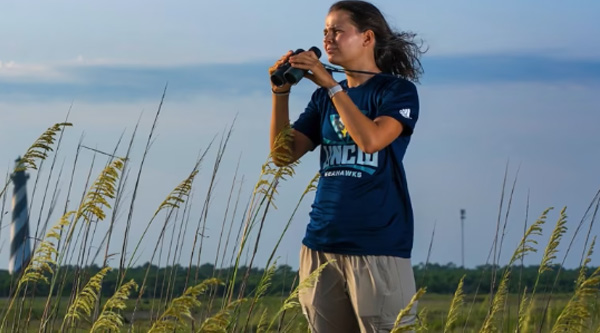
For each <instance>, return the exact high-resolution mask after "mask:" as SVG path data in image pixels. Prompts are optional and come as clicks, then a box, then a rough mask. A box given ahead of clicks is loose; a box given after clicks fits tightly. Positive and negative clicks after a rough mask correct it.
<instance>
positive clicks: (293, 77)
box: [271, 46, 321, 87]
mask: <svg viewBox="0 0 600 333" xmlns="http://www.w3.org/2000/svg"><path fill="white" fill-rule="evenodd" d="M309 51H313V52H314V53H315V54H316V55H317V58H320V57H321V50H319V48H318V47H316V46H313V47H311V48H310V49H309ZM302 52H304V50H303V49H297V50H296V51H295V52H294V53H292V55H296V54H298V53H302ZM306 72H307V71H306V70H304V69H300V68H294V67H292V65H290V63H289V62H286V63H284V64H281V65H280V66H279V67H278V68H277V70H275V72H273V74H271V82H273V84H274V85H276V86H278V87H281V86H282V85H284V84H286V83H289V84H296V83H298V82H299V81H300V80H302V78H303V77H304V74H306Z"/></svg>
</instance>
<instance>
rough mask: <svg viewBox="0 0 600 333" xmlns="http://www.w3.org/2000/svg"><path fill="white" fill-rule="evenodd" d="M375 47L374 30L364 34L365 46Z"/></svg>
mask: <svg viewBox="0 0 600 333" xmlns="http://www.w3.org/2000/svg"><path fill="white" fill-rule="evenodd" d="M373 45H375V33H374V32H373V30H367V31H365V32H363V46H373Z"/></svg>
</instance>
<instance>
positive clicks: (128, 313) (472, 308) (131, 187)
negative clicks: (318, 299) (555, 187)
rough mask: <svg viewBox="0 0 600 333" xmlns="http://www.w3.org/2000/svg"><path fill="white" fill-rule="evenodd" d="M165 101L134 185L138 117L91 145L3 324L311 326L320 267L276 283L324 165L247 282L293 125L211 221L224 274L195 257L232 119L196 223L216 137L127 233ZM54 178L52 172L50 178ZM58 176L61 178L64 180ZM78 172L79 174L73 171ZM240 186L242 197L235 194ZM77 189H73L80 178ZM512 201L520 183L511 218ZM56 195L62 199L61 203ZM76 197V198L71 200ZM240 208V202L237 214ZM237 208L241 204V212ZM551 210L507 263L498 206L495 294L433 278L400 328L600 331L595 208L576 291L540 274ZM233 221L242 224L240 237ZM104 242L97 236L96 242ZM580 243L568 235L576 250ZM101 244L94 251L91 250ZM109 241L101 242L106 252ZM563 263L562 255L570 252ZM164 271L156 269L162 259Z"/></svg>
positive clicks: (169, 328)
mask: <svg viewBox="0 0 600 333" xmlns="http://www.w3.org/2000/svg"><path fill="white" fill-rule="evenodd" d="M163 99H164V95H163ZM162 103H163V100H162V99H161V103H160V106H159V108H158V111H157V112H156V115H155V118H154V123H153V125H152V129H151V131H150V134H149V136H148V138H147V144H146V147H145V148H144V149H145V150H144V156H143V158H142V160H141V161H140V163H139V168H138V169H137V170H138V172H137V175H136V177H137V178H136V180H135V182H134V184H130V182H129V179H128V178H127V175H130V174H131V171H132V163H133V161H132V160H131V158H130V152H131V148H132V145H133V144H132V142H133V138H134V137H135V135H136V134H135V133H137V126H136V131H134V134H133V135H132V138H131V140H130V143H129V146H128V147H127V150H126V153H125V154H124V156H121V157H119V155H118V153H117V152H118V151H119V143H120V141H121V139H119V143H118V144H117V146H116V147H115V149H114V151H113V153H110V154H101V153H95V154H94V159H93V160H92V166H90V171H91V170H92V169H93V165H94V163H96V159H98V161H99V163H104V165H105V167H104V169H103V170H102V171H101V172H100V174H99V175H98V177H97V178H96V180H95V181H90V180H89V179H91V175H90V176H88V180H86V181H85V183H86V188H87V190H86V191H85V192H84V194H83V195H82V197H81V198H80V200H79V203H77V204H74V203H75V202H76V200H75V199H72V198H70V197H69V196H68V197H67V202H65V203H64V207H65V208H64V213H63V215H62V216H61V217H60V218H59V219H58V220H57V221H56V222H55V223H54V224H53V225H52V227H51V228H50V230H49V231H47V232H45V230H42V233H44V232H45V235H44V236H43V237H41V239H40V241H39V242H36V243H35V249H34V251H33V257H32V260H31V261H30V262H29V263H28V265H27V266H26V268H25V270H24V271H23V273H22V274H21V275H20V276H19V277H17V278H15V280H14V286H13V288H12V289H11V297H10V298H9V299H7V300H5V301H0V304H2V305H3V306H2V311H1V312H0V318H1V323H0V331H1V332H9V331H14V332H18V331H23V332H36V331H38V332H54V331H61V332H83V331H89V332H121V331H123V332H124V331H130V332H146V331H147V332H176V331H182V332H183V331H185V332H188V331H193V332H306V331H307V325H306V322H305V320H304V318H303V317H302V315H301V312H300V310H299V304H298V300H297V296H298V294H299V293H300V292H302V290H303V288H307V287H309V286H310V285H311V284H312V283H314V281H315V280H316V279H318V274H319V272H320V270H317V271H316V272H315V273H313V274H312V275H311V276H310V277H309V278H308V279H306V280H305V281H295V282H294V284H293V285H291V286H290V289H289V294H287V295H283V296H281V297H273V296H268V295H267V290H268V289H269V288H270V284H271V283H270V282H271V278H272V276H273V274H274V271H275V269H276V268H277V249H278V247H279V245H280V243H281V241H282V239H283V236H284V235H285V234H286V232H287V230H288V227H289V225H290V223H291V221H292V220H293V218H294V216H295V214H296V212H297V210H298V207H299V206H300V204H301V203H302V202H303V201H304V200H305V199H306V197H307V196H308V195H309V194H310V192H312V191H314V190H315V189H316V183H317V181H318V174H317V175H316V176H315V177H314V178H313V179H311V180H310V182H309V183H308V185H307V186H306V190H305V191H304V192H303V193H300V195H299V197H298V202H297V205H296V206H295V209H294V210H293V211H291V212H290V217H289V219H288V221H287V223H286V224H285V225H284V228H283V230H282V231H281V234H280V235H279V237H278V241H277V243H276V245H275V246H274V248H273V249H272V251H271V253H270V256H269V258H268V259H267V261H266V262H267V264H266V269H265V270H264V274H263V276H262V278H261V279H260V282H259V283H258V286H257V287H256V288H254V289H252V290H248V289H247V288H248V279H249V276H250V272H251V270H252V268H254V266H255V262H256V256H257V253H258V249H259V247H261V245H262V244H261V240H262V239H261V235H262V234H264V233H265V230H266V229H267V228H268V223H269V219H268V217H269V216H270V213H272V211H273V209H275V208H276V202H277V197H278V189H279V187H280V186H281V185H282V183H284V182H285V181H288V180H289V179H290V178H292V177H293V176H294V174H295V170H294V168H295V167H296V163H292V164H290V165H287V166H284V167H278V166H276V164H275V163H274V160H277V161H285V160H286V159H287V158H289V156H287V155H286V151H287V150H286V147H288V142H289V140H290V135H291V134H290V130H289V128H287V129H286V130H284V131H283V133H282V135H281V136H280V137H279V138H278V140H277V145H278V147H279V148H278V149H275V151H277V154H278V155H277V156H268V158H267V160H266V161H265V163H264V164H263V165H262V167H261V172H260V174H259V176H258V179H257V181H256V183H255V184H254V186H253V188H252V192H251V195H250V197H249V198H247V204H246V207H245V209H239V203H240V201H242V202H243V201H244V200H243V198H240V193H242V190H241V185H238V182H237V177H238V174H237V171H236V173H235V175H234V176H233V180H232V182H231V187H230V190H229V198H228V199H227V209H226V211H225V213H224V216H223V219H222V225H221V229H220V230H218V231H214V230H213V235H219V236H218V237H219V240H218V249H217V255H216V257H215V258H214V268H215V270H216V269H217V268H218V266H220V267H221V268H222V267H224V266H225V265H226V258H227V256H228V255H229V256H230V257H229V261H230V263H231V267H232V269H231V270H229V273H228V274H227V275H226V276H221V270H219V271H218V272H219V273H213V277H212V278H210V279H207V280H204V281H199V274H198V267H199V266H200V262H201V260H203V258H202V250H203V246H204V242H203V239H204V235H205V234H206V233H207V228H206V225H207V220H208V213H209V210H210V209H211V205H210V203H211V201H212V200H215V198H214V197H213V193H214V189H215V186H217V185H216V180H217V179H218V175H219V169H220V166H221V162H222V159H223V156H224V154H225V152H226V148H227V146H228V143H229V139H230V135H231V130H232V129H233V125H232V127H231V128H230V129H229V132H227V133H225V134H224V135H223V136H222V137H221V141H220V143H219V144H218V145H217V153H216V159H215V161H214V164H213V169H212V174H211V176H210V181H209V184H208V185H207V186H208V187H207V191H206V195H205V198H204V201H203V202H202V204H201V213H200V218H199V219H198V220H197V223H196V224H195V225H191V224H190V210H191V209H192V205H193V204H194V203H193V200H192V199H193V193H194V189H196V187H197V186H198V184H197V182H196V181H195V180H196V178H197V175H198V173H199V172H200V166H201V165H202V164H203V163H204V162H205V159H206V156H207V155H206V153H207V151H209V149H210V148H211V146H212V145H213V142H211V143H210V144H209V145H208V147H207V149H205V150H204V152H203V154H201V155H200V156H199V157H198V159H197V161H196V163H195V165H194V166H192V167H191V172H190V173H189V174H188V175H187V176H185V175H183V176H182V178H183V180H182V181H181V182H180V183H179V184H177V185H175V187H174V189H173V190H171V191H170V192H168V193H167V194H166V198H165V199H164V201H163V202H161V203H160V204H159V205H158V207H157V208H156V210H155V212H154V214H153V215H152V217H151V219H150V220H149V221H147V222H146V224H145V228H144V230H140V234H139V235H140V236H139V239H134V240H131V239H130V238H131V236H132V233H131V221H132V219H133V215H134V212H135V207H136V206H137V204H136V198H137V191H138V188H139V185H140V179H141V174H142V173H143V170H144V161H145V157H146V154H147V153H148V151H149V150H150V147H151V142H152V140H153V133H154V130H155V127H156V125H157V121H158V119H159V115H160V112H161V107H162ZM71 125H72V124H70V123H67V122H64V123H58V124H56V125H54V126H52V127H50V128H49V129H48V131H46V132H44V133H43V134H42V136H41V137H40V138H39V139H38V140H36V141H35V142H34V144H33V145H32V146H31V147H30V148H29V149H27V151H26V152H25V154H24V155H23V163H21V164H20V165H18V166H17V168H16V169H15V170H13V172H17V171H23V170H30V171H31V170H36V169H39V166H40V165H41V163H42V162H43V161H44V160H45V159H46V158H48V156H49V154H50V153H51V152H52V151H53V150H54V149H56V148H57V147H55V145H58V146H59V145H60V141H59V142H58V143H56V140H55V138H56V136H57V135H59V134H60V135H63V133H62V132H63V131H64V130H65V128H66V127H68V126H69V127H70V126H71ZM82 147H83V146H82V145H81V143H80V146H79V147H78V150H77V153H76V157H75V163H74V165H73V172H72V174H71V177H73V175H74V174H75V172H74V170H75V169H76V168H80V166H79V165H78V154H79V152H80V149H82ZM287 152H288V153H289V151H287ZM103 160H104V161H103ZM238 166H239V165H238ZM62 174H63V173H62V171H61V172H60V173H59V176H58V177H59V178H60V177H61V176H62ZM49 177H51V176H49ZM47 183H48V184H49V183H50V179H48V182H47ZM56 183H57V184H58V180H56ZM69 183H70V184H72V183H73V179H72V178H71V179H70V180H69ZM89 184H91V185H89ZM8 186H9V181H7V182H6V183H5V186H4V187H3V189H2V192H0V196H3V197H4V198H3V199H6V198H5V197H6V190H7V188H8ZM70 186H71V185H70ZM236 189H237V198H236V199H234V198H235V197H236ZM513 191H514V185H513ZM68 192H69V193H71V188H69V191H68ZM126 192H127V193H130V195H128V196H127V198H128V200H129V202H128V203H127V202H125V200H126V198H125V196H124V193H126ZM131 193H132V194H131ZM503 194H504V191H503ZM511 200H512V192H511V196H510V200H509V204H508V208H507V211H506V219H507V217H508V210H509V209H510V202H511ZM594 200H595V201H594V204H595V205H596V208H597V206H598V201H599V199H598V197H596V198H594ZM52 204H53V206H56V207H59V204H60V203H58V202H53V203H52ZM127 204H128V205H127ZM72 205H74V206H73V207H74V208H71V206H72ZM590 207H593V205H591V206H590ZM501 210H502V208H501ZM117 211H121V212H123V211H126V212H127V221H126V223H125V228H124V230H123V233H124V238H123V243H122V244H120V246H119V245H114V244H113V245H111V239H112V238H113V237H114V233H115V230H116V228H117V224H116V223H115V222H116V221H117V219H118V218H119V216H120V215H119V214H118V213H117ZM231 211H232V212H233V213H231V215H229V214H230V212H231ZM240 211H242V212H241V213H238V212H240ZM551 213H552V210H551V209H548V210H546V211H544V212H543V213H542V214H541V215H540V217H539V218H538V219H537V220H536V221H535V222H534V223H533V224H531V225H530V226H528V227H526V228H525V231H524V234H523V238H522V240H521V243H520V245H519V246H518V247H517V248H516V249H515V250H514V253H513V255H512V257H511V258H510V260H509V262H508V263H507V264H505V265H504V266H499V265H498V260H499V257H500V253H501V251H502V245H503V237H504V231H505V229H506V221H505V224H504V226H503V227H502V228H501V227H500V226H501V223H500V220H501V219H500V214H499V218H498V223H497V227H496V239H495V241H494V244H493V246H492V248H491V249H490V253H492V252H493V260H494V265H492V267H493V269H494V270H495V269H500V272H499V274H492V275H491V276H492V279H494V280H493V281H492V286H493V288H492V290H491V292H490V294H488V295H481V294H479V293H478V292H477V291H476V292H475V293H472V294H465V293H464V291H463V288H464V285H463V283H464V277H463V279H461V280H460V283H459V284H458V285H457V288H456V292H455V294H454V295H453V296H452V297H449V296H439V295H428V294H427V293H426V288H422V289H420V290H419V291H418V292H417V294H416V295H414V297H413V300H412V302H411V304H409V305H408V306H407V307H406V308H405V309H403V310H402V311H400V313H399V314H398V318H397V321H396V327H395V328H394V330H393V332H408V331H421V332H424V331H429V332H461V331H462V332H600V314H599V313H600V311H598V305H599V304H598V294H599V286H600V269H597V270H595V271H593V272H591V274H590V273H589V272H588V270H587V269H586V267H587V265H588V264H589V262H590V260H591V259H590V258H591V256H592V255H593V248H594V245H595V238H594V237H593V235H591V230H592V228H591V224H593V223H594V220H595V215H594V218H592V219H591V221H590V222H589V223H590V227H589V229H588V233H587V235H586V243H585V244H584V246H585V247H586V250H585V251H584V253H583V254H582V261H581V270H580V275H579V277H578V279H577V281H574V282H573V283H574V285H575V292H574V293H573V294H572V295H564V294H556V293H554V291H553V286H552V285H544V286H542V285H540V281H541V280H540V278H541V277H542V276H543V275H547V274H553V276H555V277H556V278H558V276H559V275H560V270H558V271H553V267H556V265H557V264H558V263H557V256H558V255H559V252H558V246H559V245H560V244H561V241H562V240H563V237H564V235H565V233H566V231H567V228H568V223H567V221H568V218H567V215H566V209H562V210H561V211H560V213H559V216H558V219H557V222H556V224H555V226H554V228H553V231H552V233H551V236H550V238H549V239H548V240H547V241H546V242H544V241H543V240H542V239H541V236H542V230H543V228H545V224H546V222H547V220H548V219H549V216H550V214H551ZM240 215H241V216H240ZM236 221H237V222H238V224H237V225H236V224H235V222H236ZM101 223H106V224H108V225H109V226H110V227H109V228H108V229H107V231H106V233H105V234H104V235H102V234H97V232H96V231H97V228H98V225H100V224H101ZM154 224H157V225H158V230H159V232H158V233H149V230H150V228H151V227H153V226H154ZM582 226H583V223H580V224H579V225H578V227H577V228H576V233H578V232H579V231H580V230H582V229H583V228H582ZM119 227H120V226H119ZM43 229H45V228H43ZM236 229H237V235H236V236H235V237H232V236H233V235H234V234H235V230H236ZM119 230H121V229H119ZM190 231H192V233H193V239H191V238H190V237H187V238H186V236H188V235H189V234H190ZM573 237H575V236H573ZM590 239H591V241H590V242H589V244H588V240H590ZM98 241H100V246H99V247H98V245H97V244H98ZM186 241H187V242H190V241H191V245H192V246H191V249H192V250H191V252H189V253H186V250H184V249H185V248H184V246H183V245H184V242H186ZM142 243H145V244H155V246H154V248H153V249H152V253H151V257H150V260H149V264H148V265H147V268H146V272H145V277H144V278H143V279H142V280H141V281H135V280H133V279H131V278H130V276H129V274H128V273H129V269H130V268H131V267H132V266H133V265H134V263H135V262H136V261H137V260H138V255H139V253H138V252H139V249H140V246H141V244H142ZM544 243H545V244H546V245H545V248H544V252H543V257H542V261H541V263H540V266H539V271H538V279H537V281H536V282H535V283H534V284H533V285H531V286H526V285H521V284H519V290H520V293H519V294H517V295H515V294H510V293H509V284H510V281H511V276H513V275H514V274H515V273H517V272H518V269H519V265H522V264H523V258H524V257H525V256H527V255H528V254H531V253H534V252H537V251H538V250H541V245H540V244H544ZM92 244H94V245H92ZM573 246H574V244H573V241H571V243H570V244H569V245H568V249H567V253H568V252H569V250H571V248H572V247H573ZM116 247H120V249H121V250H120V252H115V248H116ZM100 248H102V250H100ZM94 252H95V255H92V253H94ZM102 252H104V255H103V256H102ZM112 256H115V257H119V267H115V268H113V267H109V266H108V262H109V258H110V257H112ZM565 256H566V254H565ZM428 258H429V256H428ZM204 260H206V259H204ZM211 260H212V259H211ZM183 262H185V263H187V267H188V269H187V272H186V278H185V281H186V288H185V290H184V291H183V293H182V294H179V295H178V294H176V293H175V288H174V285H175V283H174V281H175V279H176V278H177V277H176V271H175V268H174V267H175V264H176V263H183ZM562 262H563V263H564V259H563V261H562ZM91 263H101V264H102V265H101V270H100V272H98V273H97V274H95V275H93V276H91V274H90V273H89V272H87V271H86V269H85V267H86V266H88V265H89V264H91ZM167 265H170V266H171V267H173V268H172V269H171V270H164V272H163V274H164V276H163V277H164V278H163V279H161V281H162V282H161V283H160V284H159V283H158V281H159V280H158V279H155V280H153V281H157V282H155V283H154V284H152V283H151V281H152V280H150V279H148V276H149V275H150V273H151V271H152V270H154V269H157V267H159V266H167ZM72 267H76V268H75V272H73V271H70V270H72ZM113 269H114V270H116V271H117V272H118V283H117V285H116V286H115V290H114V292H113V295H112V296H111V297H109V298H107V299H102V297H101V296H100V295H101V293H100V291H101V289H102V281H103V279H104V278H105V276H106V274H107V273H108V272H109V271H110V270H113ZM321 269H322V267H321ZM156 272H157V273H158V270H157V271H156ZM67 276H69V277H70V278H74V282H75V283H73V288H72V289H71V291H70V293H69V295H70V296H69V297H59V296H57V295H63V294H64V292H65V290H64V288H65V286H66V279H67ZM496 276H499V280H498V281H496V280H495V279H496ZM41 284H44V285H48V286H49V290H50V292H49V293H48V294H47V295H38V294H36V286H38V285H41ZM218 287H221V289H219V288H218ZM542 287H543V288H542ZM218 290H223V292H218ZM476 290H478V289H476ZM540 290H543V292H540ZM413 302H414V304H417V303H418V304H419V306H418V307H419V311H418V320H417V322H415V323H412V324H410V325H404V324H402V323H403V322H404V320H403V319H404V318H405V317H406V316H407V315H408V314H409V313H410V312H412V311H415V309H414V308H413Z"/></svg>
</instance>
